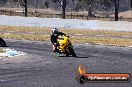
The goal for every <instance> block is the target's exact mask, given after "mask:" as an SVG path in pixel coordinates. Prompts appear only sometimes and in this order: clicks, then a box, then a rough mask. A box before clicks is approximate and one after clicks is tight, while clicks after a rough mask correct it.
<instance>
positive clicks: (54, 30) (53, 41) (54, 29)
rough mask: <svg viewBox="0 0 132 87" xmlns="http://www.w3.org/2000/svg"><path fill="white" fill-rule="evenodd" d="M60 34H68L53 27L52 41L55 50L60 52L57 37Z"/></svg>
mask: <svg viewBox="0 0 132 87" xmlns="http://www.w3.org/2000/svg"><path fill="white" fill-rule="evenodd" d="M59 35H66V34H64V33H62V32H59V31H58V29H57V28H52V35H51V43H52V46H53V51H54V52H59V49H58V48H57V46H58V45H59V44H58V43H57V39H58V36H59Z"/></svg>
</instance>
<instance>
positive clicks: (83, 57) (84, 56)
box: [58, 56, 89, 58]
mask: <svg viewBox="0 0 132 87" xmlns="http://www.w3.org/2000/svg"><path fill="white" fill-rule="evenodd" d="M58 57H72V58H89V57H88V56H76V57H73V56H58Z"/></svg>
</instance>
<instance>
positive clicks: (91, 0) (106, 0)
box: [79, 0, 120, 21]
mask: <svg viewBox="0 0 132 87" xmlns="http://www.w3.org/2000/svg"><path fill="white" fill-rule="evenodd" d="M79 1H80V2H83V3H86V4H87V7H88V8H89V15H92V14H91V13H92V10H91V6H93V5H96V6H98V5H97V4H99V5H100V6H103V8H109V7H110V6H111V5H112V6H113V7H114V10H115V21H118V13H119V2H120V1H119V0H79ZM100 6H98V8H99V7H100ZM92 9H94V7H92ZM96 10H97V9H96ZM102 10H103V9H102Z"/></svg>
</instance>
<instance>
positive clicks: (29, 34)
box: [0, 26, 132, 46]
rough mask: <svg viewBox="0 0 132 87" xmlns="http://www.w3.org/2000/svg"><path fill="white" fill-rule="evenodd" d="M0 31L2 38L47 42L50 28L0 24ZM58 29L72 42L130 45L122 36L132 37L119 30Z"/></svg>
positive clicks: (130, 34)
mask: <svg viewBox="0 0 132 87" xmlns="http://www.w3.org/2000/svg"><path fill="white" fill-rule="evenodd" d="M0 31H2V32H7V33H3V34H0V37H2V38H8V39H19V40H37V41H47V42H49V41H50V34H51V28H37V27H13V26H0ZM60 31H62V32H64V33H66V34H67V35H69V36H70V38H71V41H72V42H73V43H92V44H104V45H115V46H132V39H130V38H123V37H124V36H129V37H132V32H119V31H108V30H77V29H72V30H71V29H63V28H61V29H60ZM8 32H11V33H8ZM15 32H17V33H15ZM19 33H21V34H19ZM24 33H26V34H24ZM96 35H103V36H114V38H112V37H97V36H96ZM118 37H122V38H118Z"/></svg>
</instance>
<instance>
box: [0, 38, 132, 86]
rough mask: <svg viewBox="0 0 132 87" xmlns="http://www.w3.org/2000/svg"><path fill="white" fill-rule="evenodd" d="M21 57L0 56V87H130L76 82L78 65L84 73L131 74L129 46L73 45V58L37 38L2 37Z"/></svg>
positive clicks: (131, 63)
mask: <svg viewBox="0 0 132 87" xmlns="http://www.w3.org/2000/svg"><path fill="white" fill-rule="evenodd" d="M5 41H6V43H7V45H8V46H9V48H13V49H15V50H19V51H23V52H25V55H23V56H17V57H11V58H0V87H132V82H131V81H130V82H126V83H120V82H118V83H104V82H102V83H85V84H83V85H80V84H79V83H77V81H76V78H75V73H76V71H77V67H78V65H79V64H83V65H84V66H85V67H86V70H87V72H88V73H130V74H132V48H128V47H113V46H103V45H102V46H101V45H88V44H73V45H74V49H75V52H76V54H77V57H65V56H64V55H59V54H55V53H53V52H51V44H50V43H48V42H39V41H26V40H24V41H21V40H5Z"/></svg>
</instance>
